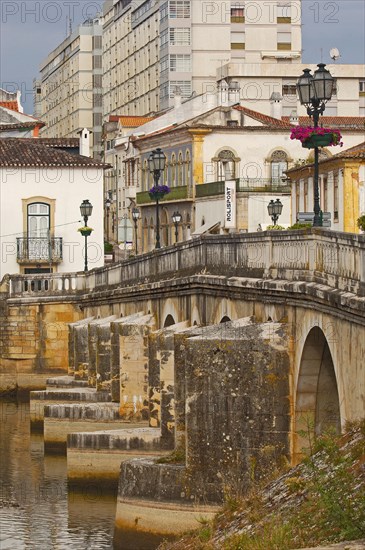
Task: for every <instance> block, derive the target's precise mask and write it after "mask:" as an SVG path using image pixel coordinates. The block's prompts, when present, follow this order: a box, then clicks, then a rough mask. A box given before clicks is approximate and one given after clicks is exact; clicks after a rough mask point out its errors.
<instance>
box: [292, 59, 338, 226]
mask: <svg viewBox="0 0 365 550" xmlns="http://www.w3.org/2000/svg"><path fill="white" fill-rule="evenodd" d="M325 66H326V65H325V64H324V63H319V64H318V65H317V67H318V69H317V70H316V71H315V72H314V73H313V75H312V74H311V71H310V69H304V71H303V74H302V75H301V76H300V77H299V79H298V82H297V90H298V95H299V101H300V103H301V104H302V105H304V106H305V107H306V108H307V114H308V116H309V117H313V124H314V128H317V127H318V121H319V115H322V114H323V112H324V110H325V108H326V103H327V101H329V100H330V99H331V97H332V92H333V88H334V84H335V79H334V78H333V76H332V75H331V73H330V72H329V71H328V70H327V69H325ZM318 160H319V155H318V147H317V146H315V147H314V178H313V179H314V181H313V183H314V189H313V194H314V207H313V210H314V218H313V226H314V227H321V226H322V220H321V216H320V210H321V209H320V205H319V182H318V180H319V168H318Z"/></svg>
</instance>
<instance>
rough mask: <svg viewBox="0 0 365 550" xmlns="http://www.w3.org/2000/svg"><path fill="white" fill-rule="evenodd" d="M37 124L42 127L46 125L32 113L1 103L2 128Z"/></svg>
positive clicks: (28, 126) (26, 126)
mask: <svg viewBox="0 0 365 550" xmlns="http://www.w3.org/2000/svg"><path fill="white" fill-rule="evenodd" d="M35 126H38V127H39V128H41V127H42V126H45V123H44V122H42V121H41V120H39V119H38V118H35V117H34V116H32V115H26V114H24V113H20V112H19V111H14V110H12V109H8V108H7V107H4V106H3V105H0V130H2V129H4V128H5V129H9V128H31V127H33V128H34V127H35Z"/></svg>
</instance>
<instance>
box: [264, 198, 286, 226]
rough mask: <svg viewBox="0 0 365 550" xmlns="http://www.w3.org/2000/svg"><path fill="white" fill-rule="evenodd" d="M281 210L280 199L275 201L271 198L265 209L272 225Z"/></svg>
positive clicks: (274, 223)
mask: <svg viewBox="0 0 365 550" xmlns="http://www.w3.org/2000/svg"><path fill="white" fill-rule="evenodd" d="M282 210H283V204H282V202H281V201H280V199H276V201H273V200H272V199H271V201H270V202H269V204H268V205H267V211H268V213H269V216H270V218H271V220H272V223H273V225H276V222H277V221H278V219H279V216H280V215H281V212H282Z"/></svg>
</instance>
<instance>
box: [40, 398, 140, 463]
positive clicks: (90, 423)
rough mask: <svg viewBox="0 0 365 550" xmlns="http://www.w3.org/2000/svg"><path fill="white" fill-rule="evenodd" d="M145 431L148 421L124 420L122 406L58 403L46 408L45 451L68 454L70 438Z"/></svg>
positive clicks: (112, 404)
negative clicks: (121, 415) (100, 432)
mask: <svg viewBox="0 0 365 550" xmlns="http://www.w3.org/2000/svg"><path fill="white" fill-rule="evenodd" d="M141 427H143V428H145V427H148V422H147V421H132V422H131V421H126V420H122V419H121V417H120V414H119V403H57V404H53V405H45V406H44V449H45V451H46V452H48V453H61V454H66V442H67V436H68V435H69V434H71V433H73V432H95V431H100V430H113V429H114V430H115V429H123V428H141Z"/></svg>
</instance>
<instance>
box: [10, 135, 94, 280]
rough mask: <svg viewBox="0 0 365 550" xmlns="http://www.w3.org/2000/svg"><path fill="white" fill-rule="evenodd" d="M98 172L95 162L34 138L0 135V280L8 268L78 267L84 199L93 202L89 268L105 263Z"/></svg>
mask: <svg viewBox="0 0 365 550" xmlns="http://www.w3.org/2000/svg"><path fill="white" fill-rule="evenodd" d="M60 145H62V146H63V147H65V146H66V145H67V144H60ZM70 145H72V144H70ZM103 171H104V165H103V164H102V163H101V162H100V161H96V160H94V159H91V158H85V157H84V156H80V155H77V154H75V153H69V152H67V151H66V150H63V149H62V148H61V147H58V146H56V147H52V146H50V145H49V144H48V145H46V144H45V143H41V142H38V141H37V140H36V139H18V138H7V139H0V185H1V202H0V235H1V237H0V250H1V262H0V280H1V279H2V278H3V276H4V275H5V274H7V273H25V274H31V273H52V272H60V273H61V272H63V273H64V272H66V273H67V272H71V271H82V270H83V269H84V254H85V240H84V237H82V236H81V234H80V232H79V231H78V229H79V228H80V227H81V226H82V225H83V223H82V221H80V205H81V203H82V201H83V200H84V199H88V200H89V201H90V202H91V204H92V205H93V213H92V217H91V218H90V221H89V224H90V226H91V227H92V228H93V232H92V234H91V235H90V237H89V239H88V257H89V269H91V268H93V267H99V266H102V265H103V264H104V249H103Z"/></svg>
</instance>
